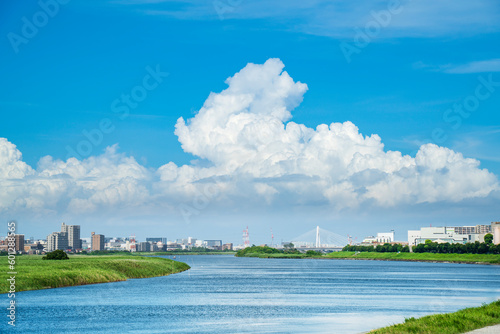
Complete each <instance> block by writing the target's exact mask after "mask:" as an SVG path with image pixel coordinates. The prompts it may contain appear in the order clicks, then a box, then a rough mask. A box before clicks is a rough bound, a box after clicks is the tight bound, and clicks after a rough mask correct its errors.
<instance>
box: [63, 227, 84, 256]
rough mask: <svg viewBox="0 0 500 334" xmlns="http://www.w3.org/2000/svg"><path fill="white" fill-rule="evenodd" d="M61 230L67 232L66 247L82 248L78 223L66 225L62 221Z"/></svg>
mask: <svg viewBox="0 0 500 334" xmlns="http://www.w3.org/2000/svg"><path fill="white" fill-rule="evenodd" d="M61 232H66V233H68V248H71V249H72V250H76V249H81V248H82V240H81V239H80V225H66V224H65V223H62V225H61Z"/></svg>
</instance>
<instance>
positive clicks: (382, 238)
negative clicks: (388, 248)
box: [363, 231, 394, 244]
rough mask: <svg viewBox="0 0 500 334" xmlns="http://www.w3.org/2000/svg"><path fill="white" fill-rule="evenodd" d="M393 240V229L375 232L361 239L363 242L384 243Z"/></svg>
mask: <svg viewBox="0 0 500 334" xmlns="http://www.w3.org/2000/svg"><path fill="white" fill-rule="evenodd" d="M392 242H394V231H391V232H381V233H377V236H376V237H374V236H369V237H366V238H364V239H363V244H385V243H392Z"/></svg>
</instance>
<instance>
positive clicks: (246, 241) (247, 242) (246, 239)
mask: <svg viewBox="0 0 500 334" xmlns="http://www.w3.org/2000/svg"><path fill="white" fill-rule="evenodd" d="M243 246H244V247H245V248H247V247H250V236H249V234H248V226H247V228H246V229H244V230H243Z"/></svg>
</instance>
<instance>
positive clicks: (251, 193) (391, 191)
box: [0, 59, 498, 213]
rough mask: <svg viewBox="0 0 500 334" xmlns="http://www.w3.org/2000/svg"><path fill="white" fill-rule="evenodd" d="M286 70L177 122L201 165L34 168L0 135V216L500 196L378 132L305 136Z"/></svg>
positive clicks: (240, 79) (472, 176) (244, 76)
mask: <svg viewBox="0 0 500 334" xmlns="http://www.w3.org/2000/svg"><path fill="white" fill-rule="evenodd" d="M283 68H284V65H283V63H282V62H281V61H280V60H279V59H270V60H268V61H267V62H266V63H265V64H261V65H258V64H248V65H247V66H246V67H245V68H244V69H242V70H241V71H240V72H238V73H236V74H235V75H234V76H233V77H231V78H229V79H227V80H226V83H227V84H228V88H227V89H225V90H224V91H222V92H220V93H211V94H210V96H209V97H208V99H207V100H206V101H205V103H204V105H203V107H202V108H201V109H200V110H199V112H198V113H197V114H196V115H195V116H194V117H193V118H191V119H188V120H187V121H186V120H184V119H182V118H179V120H178V121H177V124H176V129H175V134H176V135H177V136H178V137H179V142H180V143H181V145H182V148H183V149H184V150H185V151H186V152H188V153H191V154H194V155H196V156H198V157H199V158H201V159H203V160H204V162H203V163H193V164H191V165H184V166H177V165H176V164H175V163H173V162H168V163H166V164H165V165H163V166H161V167H160V168H158V169H157V170H152V169H148V168H145V167H144V166H141V165H140V164H139V163H138V162H137V161H136V160H135V159H134V158H132V157H127V156H125V155H124V154H120V153H117V147H116V146H113V147H109V148H108V149H107V150H106V151H105V152H104V153H103V154H102V155H100V156H96V157H91V158H88V159H85V160H82V161H79V160H77V159H74V158H71V159H68V160H67V161H60V160H54V159H53V158H51V157H44V158H42V159H41V160H40V162H39V164H38V167H37V169H36V170H33V169H32V168H31V167H29V166H28V165H26V164H25V163H24V162H22V160H21V153H20V152H19V151H18V150H17V149H16V147H15V146H14V145H13V144H12V143H10V142H9V141H7V140H6V139H1V138H0V184H1V186H2V189H4V190H5V191H3V192H2V194H1V195H0V211H2V210H4V211H5V210H32V211H37V212H69V213H82V212H92V211H98V210H101V209H106V210H109V209H120V210H122V209H130V208H145V207H147V208H158V209H161V210H163V209H165V208H167V209H168V210H170V209H172V208H174V209H175V208H176V207H178V206H179V204H183V203H188V204H189V205H190V208H191V209H193V208H194V209H193V210H200V209H202V208H203V207H205V206H206V205H207V202H219V203H221V205H224V203H226V204H225V205H228V203H229V204H230V205H238V204H239V203H240V204H242V203H244V204H245V205H248V204H249V203H250V205H251V203H254V205H257V204H259V205H272V204H273V203H276V202H281V203H285V204H287V205H308V204H317V203H322V204H324V205H328V206H331V207H332V208H335V209H337V210H339V209H343V208H356V207H359V206H360V205H361V204H363V203H370V204H371V205H377V206H382V207H388V206H395V205H400V204H404V205H414V204H418V203H435V202H440V201H445V202H460V201H462V200H464V199H468V198H482V197H487V196H488V195H489V194H490V193H491V192H493V191H495V190H498V180H497V177H496V176H495V175H494V174H492V173H490V172H488V171H487V170H486V169H480V168H479V161H477V160H475V159H468V158H464V157H463V155H462V154H460V153H456V152H454V151H452V150H450V149H448V148H444V147H438V146H436V145H433V144H427V145H423V146H422V147H421V148H420V150H419V151H418V153H417V155H416V157H410V156H408V155H402V154H401V152H394V151H385V150H384V145H383V143H382V140H381V138H380V137H379V136H378V135H375V134H374V135H371V136H364V135H362V134H361V133H360V132H359V129H358V128H357V127H356V126H355V125H354V124H353V123H351V122H344V123H332V124H330V125H326V124H321V125H318V126H317V127H316V129H312V128H308V127H306V126H304V125H302V124H297V123H295V122H292V121H290V119H291V112H292V111H293V109H294V108H295V107H296V106H298V105H299V104H300V102H301V101H302V98H303V95H304V93H305V92H306V91H307V86H306V85H305V84H303V83H300V82H294V81H293V79H292V78H291V77H290V76H289V75H288V73H287V72H284V71H283ZM193 198H194V200H193ZM238 201H239V202H238Z"/></svg>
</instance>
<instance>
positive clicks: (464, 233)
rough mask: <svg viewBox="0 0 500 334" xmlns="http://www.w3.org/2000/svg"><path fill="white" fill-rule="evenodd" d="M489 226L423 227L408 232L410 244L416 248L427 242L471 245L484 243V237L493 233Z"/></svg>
mask: <svg viewBox="0 0 500 334" xmlns="http://www.w3.org/2000/svg"><path fill="white" fill-rule="evenodd" d="M491 229H492V227H491V226H488V225H476V226H440V227H432V226H431V227H422V228H420V230H410V231H408V244H410V245H412V246H416V245H418V244H423V243H425V241H426V240H430V241H432V242H437V243H461V244H465V243H469V242H476V241H478V242H483V241H484V236H485V235H486V234H487V233H490V232H491Z"/></svg>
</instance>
